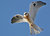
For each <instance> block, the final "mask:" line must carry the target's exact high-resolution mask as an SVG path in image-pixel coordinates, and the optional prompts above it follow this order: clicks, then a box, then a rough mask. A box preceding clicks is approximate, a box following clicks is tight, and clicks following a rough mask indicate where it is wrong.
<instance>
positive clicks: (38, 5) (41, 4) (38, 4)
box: [31, 1, 46, 8]
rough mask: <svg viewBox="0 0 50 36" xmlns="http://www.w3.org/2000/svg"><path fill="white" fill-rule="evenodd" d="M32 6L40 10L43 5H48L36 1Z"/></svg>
mask: <svg viewBox="0 0 50 36" xmlns="http://www.w3.org/2000/svg"><path fill="white" fill-rule="evenodd" d="M31 5H32V6H33V7H38V8H39V7H42V6H43V5H46V3H45V2H42V1H35V2H32V3H31Z"/></svg>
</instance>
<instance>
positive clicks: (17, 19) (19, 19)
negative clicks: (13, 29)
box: [11, 14, 27, 23]
mask: <svg viewBox="0 0 50 36" xmlns="http://www.w3.org/2000/svg"><path fill="white" fill-rule="evenodd" d="M20 22H27V21H26V19H25V18H24V17H23V16H22V15H19V14H17V15H16V16H14V17H13V18H12V19H11V23H20Z"/></svg>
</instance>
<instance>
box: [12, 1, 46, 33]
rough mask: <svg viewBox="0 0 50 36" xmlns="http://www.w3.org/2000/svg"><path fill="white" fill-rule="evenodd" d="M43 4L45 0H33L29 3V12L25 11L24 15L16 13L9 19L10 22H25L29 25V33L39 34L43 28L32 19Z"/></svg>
mask: <svg viewBox="0 0 50 36" xmlns="http://www.w3.org/2000/svg"><path fill="white" fill-rule="evenodd" d="M43 5H46V3H45V2H42V1H34V2H32V3H31V4H30V9H29V12H28V13H27V12H25V13H24V15H20V14H17V15H16V16H14V17H13V18H12V19H11V23H21V22H27V23H28V24H29V27H30V33H31V34H32V33H34V34H39V33H40V32H41V31H42V30H43V29H42V28H40V27H39V26H37V25H35V24H34V19H35V16H36V13H37V11H38V10H39V9H40V7H42V6H43Z"/></svg>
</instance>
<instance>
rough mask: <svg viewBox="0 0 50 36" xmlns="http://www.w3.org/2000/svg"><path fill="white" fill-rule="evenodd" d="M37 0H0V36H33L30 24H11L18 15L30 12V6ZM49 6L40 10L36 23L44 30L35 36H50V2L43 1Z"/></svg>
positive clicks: (49, 0) (48, 0)
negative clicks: (12, 19)
mask: <svg viewBox="0 0 50 36" xmlns="http://www.w3.org/2000/svg"><path fill="white" fill-rule="evenodd" d="M32 1H37V0H0V36H31V35H30V30H29V25H28V23H14V24H11V18H12V17H13V16H14V15H16V14H21V15H23V13H24V12H29V4H30V3H31V2H32ZM41 1H44V2H46V3H47V5H45V6H43V7H41V8H40V10H39V11H38V13H37V16H36V18H35V21H34V23H35V24H37V25H39V26H40V27H42V28H43V29H44V30H43V31H42V32H41V33H40V34H37V35H34V36H50V0H41Z"/></svg>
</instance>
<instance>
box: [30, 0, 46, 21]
mask: <svg viewBox="0 0 50 36" xmlns="http://www.w3.org/2000/svg"><path fill="white" fill-rule="evenodd" d="M43 5H46V3H45V2H42V1H35V2H32V3H31V4H30V9H29V14H30V17H31V18H32V19H33V21H34V19H35V16H36V13H37V11H38V10H39V9H40V7H42V6H43Z"/></svg>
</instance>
